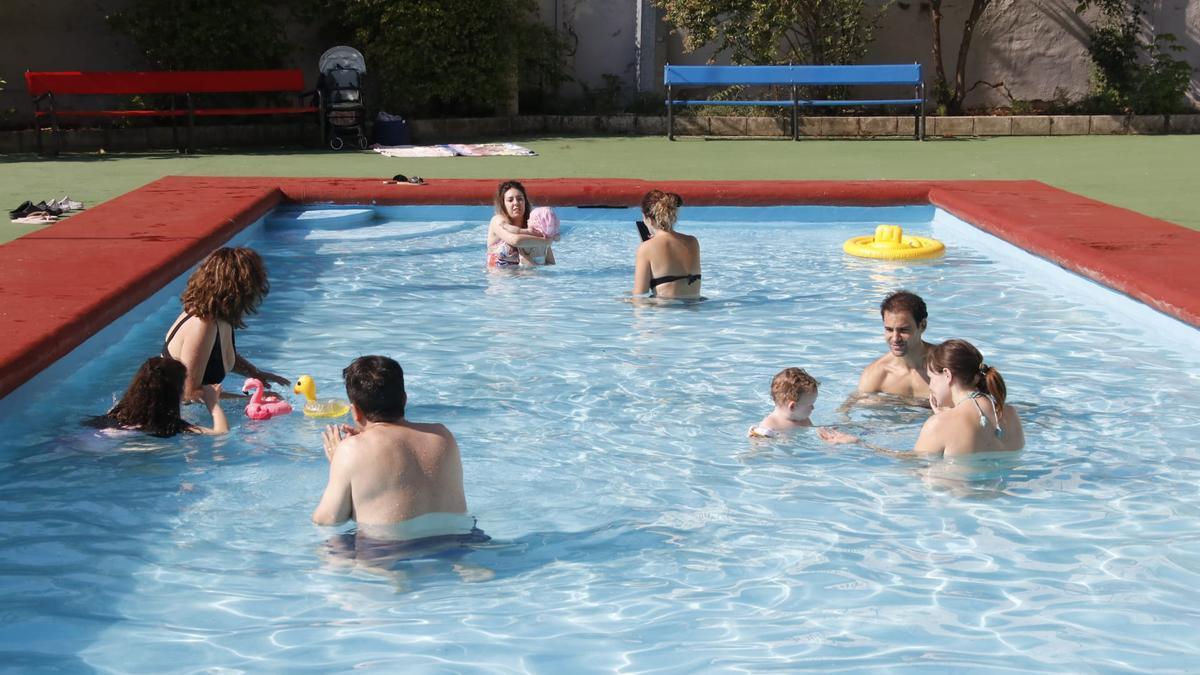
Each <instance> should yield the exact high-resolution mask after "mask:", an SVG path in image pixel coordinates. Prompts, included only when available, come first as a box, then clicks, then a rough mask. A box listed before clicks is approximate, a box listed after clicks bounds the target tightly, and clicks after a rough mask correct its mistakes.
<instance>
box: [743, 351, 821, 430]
mask: <svg viewBox="0 0 1200 675" xmlns="http://www.w3.org/2000/svg"><path fill="white" fill-rule="evenodd" d="M818 384H819V383H818V382H817V381H816V379H814V378H813V376H812V375H809V374H808V373H806V372H804V369H803V368H784V369H783V370H781V371H779V373H778V374H776V375H775V378H774V379H772V380H771V398H772V399H773V400H774V401H775V409H774V410H772V411H771V414H770V415H767V416H766V417H764V418H763V419H762V421H761V422H759V423H758V424H757V425H755V426H752V427H750V432H749V434H748V435H749V436H750V437H751V438H771V437H774V436H777V435H779V432H781V431H791V430H793V429H796V428H799V427H811V426H812V425H813V424H812V420H810V419H809V417H810V416H811V415H812V411H813V404H815V403H816V402H817V385H818Z"/></svg>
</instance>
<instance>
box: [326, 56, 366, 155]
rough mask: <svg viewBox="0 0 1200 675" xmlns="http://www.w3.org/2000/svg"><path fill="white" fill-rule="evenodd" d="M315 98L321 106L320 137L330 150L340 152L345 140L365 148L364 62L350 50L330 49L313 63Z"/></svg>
mask: <svg viewBox="0 0 1200 675" xmlns="http://www.w3.org/2000/svg"><path fill="white" fill-rule="evenodd" d="M317 67H318V69H319V70H320V71H321V74H320V76H319V77H318V78H317V95H318V96H319V97H320V101H321V103H320V105H321V137H322V138H323V139H324V141H325V142H326V143H328V144H329V149H331V150H341V149H342V147H344V146H345V143H346V139H347V138H349V139H352V140H353V141H355V142H357V143H358V147H360V148H362V149H363V150H366V149H367V108H366V106H365V105H363V100H362V86H361V85H362V82H361V80H362V76H363V75H364V74H365V73H366V72H367V62H366V60H365V59H363V55H362V54H361V53H359V51H358V50H357V49H355V48H353V47H344V46H342V47H333V48H331V49H329V50H327V51H326V52H325V53H324V54H322V55H321V59H320V60H319V61H318V62H317Z"/></svg>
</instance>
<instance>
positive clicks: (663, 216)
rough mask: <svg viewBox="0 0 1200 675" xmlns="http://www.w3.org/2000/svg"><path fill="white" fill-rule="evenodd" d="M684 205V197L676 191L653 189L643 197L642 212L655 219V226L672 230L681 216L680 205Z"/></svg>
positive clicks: (664, 229)
mask: <svg viewBox="0 0 1200 675" xmlns="http://www.w3.org/2000/svg"><path fill="white" fill-rule="evenodd" d="M681 206H683V197H680V196H679V195H677V194H675V193H674V192H663V191H662V190H651V191H649V192H647V193H646V196H645V197H642V214H643V215H646V216H650V218H652V219H653V220H654V227H656V228H657V229H660V230H662V231H664V232H671V231H672V230H673V229H674V227H675V220H676V219H677V218H678V217H679V207H681Z"/></svg>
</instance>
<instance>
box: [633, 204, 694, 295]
mask: <svg viewBox="0 0 1200 675" xmlns="http://www.w3.org/2000/svg"><path fill="white" fill-rule="evenodd" d="M682 205H683V199H682V198H681V197H680V196H679V195H677V194H675V193H674V192H663V191H662V190H651V191H650V192H647V193H646V196H645V197H643V198H642V218H643V219H644V220H645V221H646V224H647V225H649V226H650V232H651V233H652V236H651V237H650V238H649V239H647V240H645V241H643V242H642V243H641V244H640V245H639V246H638V249H637V255H636V257H635V258H634V269H633V294H634V295H643V294H645V293H653V294H654V295H656V296H658V297H662V298H696V297H699V296H700V242H699V241H698V240H697V239H696V238H695V237H693V236H691V235H687V234H683V233H682V232H676V231H675V220H676V218H677V217H678V216H679V207H680V206H682Z"/></svg>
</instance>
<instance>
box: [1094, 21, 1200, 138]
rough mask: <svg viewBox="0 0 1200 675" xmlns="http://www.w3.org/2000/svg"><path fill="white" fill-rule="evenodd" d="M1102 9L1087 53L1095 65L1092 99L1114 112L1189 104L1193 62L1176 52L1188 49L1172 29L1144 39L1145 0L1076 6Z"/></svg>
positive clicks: (1161, 109)
mask: <svg viewBox="0 0 1200 675" xmlns="http://www.w3.org/2000/svg"><path fill="white" fill-rule="evenodd" d="M1092 6H1097V7H1099V8H1100V12H1101V16H1102V17H1103V23H1102V24H1101V25H1100V26H1099V27H1097V28H1096V29H1095V30H1094V31H1093V33H1092V39H1091V43H1090V44H1089V45H1088V54H1089V55H1090V56H1091V58H1092V64H1093V65H1094V66H1095V69H1096V70H1095V77H1094V82H1093V90H1094V91H1093V95H1092V96H1091V97H1090V101H1091V103H1092V104H1093V105H1095V106H1097V107H1102V108H1107V111H1109V112H1123V113H1127V114H1143V115H1157V114H1169V113H1174V112H1181V111H1182V110H1184V109H1186V107H1187V106H1186V103H1185V98H1184V94H1185V93H1186V92H1187V88H1188V84H1189V83H1190V81H1191V77H1192V67H1191V66H1190V65H1188V64H1187V63H1186V62H1185V61H1182V60H1180V59H1176V58H1175V57H1174V56H1172V53H1178V52H1181V51H1184V48H1183V47H1181V46H1179V45H1178V44H1176V40H1175V36H1174V35H1172V34H1170V33H1158V34H1155V36H1154V39H1153V40H1152V41H1149V42H1147V41H1145V40H1143V38H1142V36H1141V34H1142V25H1143V21H1142V13H1143V12H1142V0H1132V1H1130V2H1127V1H1126V0H1083V1H1082V2H1080V3H1079V5H1078V6H1077V7H1076V8H1075V9H1076V11H1077V12H1082V11H1084V10H1085V9H1087V8H1088V7H1092Z"/></svg>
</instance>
